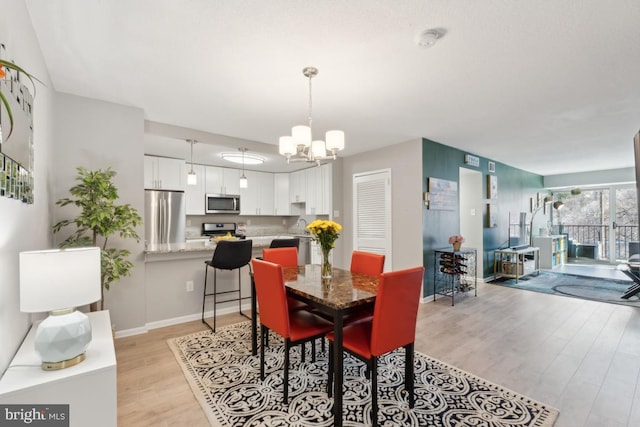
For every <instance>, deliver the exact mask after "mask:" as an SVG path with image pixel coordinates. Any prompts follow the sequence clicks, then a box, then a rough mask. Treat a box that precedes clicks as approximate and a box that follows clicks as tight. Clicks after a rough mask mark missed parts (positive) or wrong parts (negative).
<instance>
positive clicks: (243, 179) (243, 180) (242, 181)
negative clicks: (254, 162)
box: [238, 148, 249, 188]
mask: <svg viewBox="0 0 640 427" xmlns="http://www.w3.org/2000/svg"><path fill="white" fill-rule="evenodd" d="M238 150H240V151H242V175H241V176H240V188H247V187H249V181H248V180H247V177H246V176H244V153H245V151H247V149H246V148H238Z"/></svg>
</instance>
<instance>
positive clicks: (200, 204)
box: [184, 164, 206, 215]
mask: <svg viewBox="0 0 640 427" xmlns="http://www.w3.org/2000/svg"><path fill="white" fill-rule="evenodd" d="M190 171H191V164H187V165H186V168H185V180H186V179H187V178H186V176H187V175H188V173H189V172H190ZM193 171H194V172H195V173H196V185H188V184H187V186H186V189H185V191H184V193H185V198H186V212H187V215H204V214H205V212H204V205H205V201H204V195H205V194H206V193H205V166H203V165H193Z"/></svg>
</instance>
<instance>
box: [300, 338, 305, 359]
mask: <svg viewBox="0 0 640 427" xmlns="http://www.w3.org/2000/svg"><path fill="white" fill-rule="evenodd" d="M306 346H307V343H305V342H303V343H301V344H300V360H301V361H302V363H305V362H306V361H307V352H306V351H305V350H306Z"/></svg>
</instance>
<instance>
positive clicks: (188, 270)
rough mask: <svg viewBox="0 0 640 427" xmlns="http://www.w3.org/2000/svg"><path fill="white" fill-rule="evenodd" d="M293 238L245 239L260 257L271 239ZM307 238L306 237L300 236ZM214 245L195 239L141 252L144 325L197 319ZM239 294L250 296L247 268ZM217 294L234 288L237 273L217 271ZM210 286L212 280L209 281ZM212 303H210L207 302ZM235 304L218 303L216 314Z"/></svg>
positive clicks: (246, 307)
mask: <svg viewBox="0 0 640 427" xmlns="http://www.w3.org/2000/svg"><path fill="white" fill-rule="evenodd" d="M291 237H294V236H293V235H284V234H280V235H277V236H275V235H274V236H253V237H247V239H251V240H252V241H253V244H252V246H253V256H254V257H258V256H262V249H263V248H266V247H269V245H270V244H271V240H273V239H274V238H291ZM304 237H306V238H308V236H304ZM215 248H216V242H215V240H214V241H211V240H208V239H195V240H193V241H189V242H186V243H175V244H156V245H148V246H147V248H146V250H145V292H146V295H145V298H146V311H147V313H146V319H147V321H146V326H147V328H148V329H153V328H157V327H162V326H168V325H173V324H177V323H183V322H187V321H191V320H198V319H200V314H201V310H202V294H203V287H204V275H205V263H204V262H205V261H209V260H211V257H212V256H213V251H214V250H215ZM240 275H241V278H242V295H243V297H244V296H250V295H251V278H250V275H249V267H248V266H247V267H243V268H242V269H240ZM217 277H218V291H226V290H233V289H237V286H238V272H237V270H233V271H228V270H218V271H217ZM210 285H211V286H212V285H213V279H212V278H211V280H210ZM211 304H212V303H211ZM211 304H210V303H209V301H207V307H206V308H205V310H206V314H205V315H206V316H207V317H209V316H211V315H213V306H212V305H211ZM237 310H238V302H237V301H232V302H229V303H222V304H218V307H217V312H218V314H219V315H222V314H226V313H233V312H237ZM243 312H246V313H247V314H248V313H249V312H250V301H249V300H246V304H244V303H243Z"/></svg>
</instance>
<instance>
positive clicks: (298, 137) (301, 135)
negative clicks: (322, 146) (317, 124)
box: [291, 125, 311, 147]
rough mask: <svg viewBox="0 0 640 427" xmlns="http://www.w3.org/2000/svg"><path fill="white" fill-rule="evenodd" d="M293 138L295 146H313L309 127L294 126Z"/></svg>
mask: <svg viewBox="0 0 640 427" xmlns="http://www.w3.org/2000/svg"><path fill="white" fill-rule="evenodd" d="M291 136H292V137H293V143H294V144H295V145H304V146H305V147H308V146H309V145H311V128H310V127H309V126H302V125H300V126H294V127H292V128H291Z"/></svg>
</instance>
